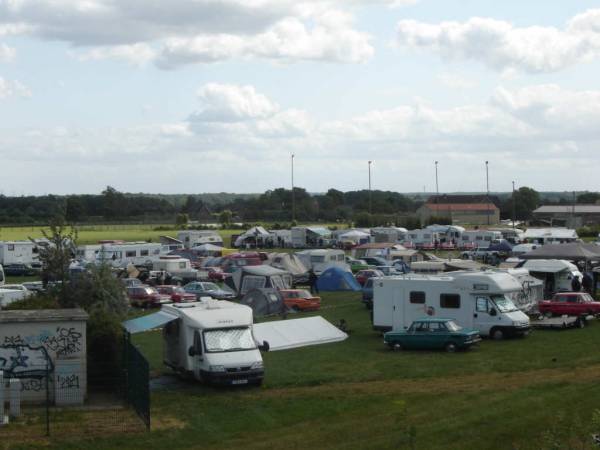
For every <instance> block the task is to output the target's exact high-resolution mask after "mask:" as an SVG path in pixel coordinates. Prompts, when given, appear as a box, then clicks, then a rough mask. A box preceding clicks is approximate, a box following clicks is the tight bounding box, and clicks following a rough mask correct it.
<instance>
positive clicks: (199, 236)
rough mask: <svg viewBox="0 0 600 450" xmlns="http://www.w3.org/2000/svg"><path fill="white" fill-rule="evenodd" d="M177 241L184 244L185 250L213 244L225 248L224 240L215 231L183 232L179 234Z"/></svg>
mask: <svg viewBox="0 0 600 450" xmlns="http://www.w3.org/2000/svg"><path fill="white" fill-rule="evenodd" d="M177 239H178V240H180V241H181V242H183V246H184V248H187V249H190V248H192V247H197V246H198V245H202V244H213V245H218V246H220V247H223V238H222V237H221V235H220V234H219V233H218V232H217V231H213V230H182V231H178V232H177Z"/></svg>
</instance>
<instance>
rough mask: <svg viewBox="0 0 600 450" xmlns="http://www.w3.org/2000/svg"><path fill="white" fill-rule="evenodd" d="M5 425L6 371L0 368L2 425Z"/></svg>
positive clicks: (0, 422) (0, 420)
mask: <svg viewBox="0 0 600 450" xmlns="http://www.w3.org/2000/svg"><path fill="white" fill-rule="evenodd" d="M2 425H4V372H3V371H2V370H0V427H1V426H2Z"/></svg>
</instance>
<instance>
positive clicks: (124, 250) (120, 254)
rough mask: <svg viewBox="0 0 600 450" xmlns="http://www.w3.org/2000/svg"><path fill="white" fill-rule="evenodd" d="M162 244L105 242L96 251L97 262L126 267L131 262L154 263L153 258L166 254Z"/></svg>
mask: <svg viewBox="0 0 600 450" xmlns="http://www.w3.org/2000/svg"><path fill="white" fill-rule="evenodd" d="M167 251H168V249H165V248H164V247H163V245H162V244H159V243H153V242H104V243H101V245H100V249H99V250H98V252H97V253H96V258H95V262H96V263H99V264H109V265H111V266H112V267H120V268H125V267H127V266H128V265H129V264H133V265H140V266H141V265H146V266H150V265H152V260H153V259H154V258H157V257H158V256H159V255H161V254H166V253H167Z"/></svg>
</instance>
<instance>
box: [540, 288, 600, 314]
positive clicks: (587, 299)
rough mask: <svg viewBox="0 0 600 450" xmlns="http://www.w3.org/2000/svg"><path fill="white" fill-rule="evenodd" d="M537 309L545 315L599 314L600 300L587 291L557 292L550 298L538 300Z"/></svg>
mask: <svg viewBox="0 0 600 450" xmlns="http://www.w3.org/2000/svg"><path fill="white" fill-rule="evenodd" d="M538 309H539V310H540V313H542V314H545V315H547V316H550V315H552V316H562V315H563V314H566V315H568V316H581V315H584V314H600V302H597V301H595V300H594V299H593V297H592V296H591V295H590V294H588V293H587V292H557V293H556V294H554V297H552V300H542V301H541V302H539V303H538Z"/></svg>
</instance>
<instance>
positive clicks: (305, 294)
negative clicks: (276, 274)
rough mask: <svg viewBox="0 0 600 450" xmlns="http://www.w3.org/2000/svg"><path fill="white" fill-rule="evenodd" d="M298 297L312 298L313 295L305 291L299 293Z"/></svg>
mask: <svg viewBox="0 0 600 450" xmlns="http://www.w3.org/2000/svg"><path fill="white" fill-rule="evenodd" d="M298 297H300V298H312V297H313V296H312V294H311V293H310V292H308V291H307V290H305V289H303V290H301V291H300V292H298Z"/></svg>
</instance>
